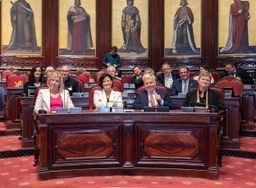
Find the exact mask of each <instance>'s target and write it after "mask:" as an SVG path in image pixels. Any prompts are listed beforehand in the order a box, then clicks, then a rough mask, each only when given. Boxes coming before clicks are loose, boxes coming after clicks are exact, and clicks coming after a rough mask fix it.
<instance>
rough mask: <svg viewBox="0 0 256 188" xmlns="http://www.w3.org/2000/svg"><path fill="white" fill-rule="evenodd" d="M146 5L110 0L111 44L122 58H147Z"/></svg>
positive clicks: (145, 2)
mask: <svg viewBox="0 0 256 188" xmlns="http://www.w3.org/2000/svg"><path fill="white" fill-rule="evenodd" d="M148 3H149V2H148V0H112V44H113V45H115V46H118V53H119V54H120V56H121V57H122V58H138V57H147V56H148V50H147V49H148V8H147V7H148V6H149V5H148ZM120 7H123V8H120ZM120 23H121V24H120Z"/></svg>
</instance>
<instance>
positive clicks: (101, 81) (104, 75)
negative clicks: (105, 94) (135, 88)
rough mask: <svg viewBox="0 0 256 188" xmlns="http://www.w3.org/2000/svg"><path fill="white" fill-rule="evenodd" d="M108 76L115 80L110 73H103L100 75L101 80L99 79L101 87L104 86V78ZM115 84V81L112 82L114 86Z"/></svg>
mask: <svg viewBox="0 0 256 188" xmlns="http://www.w3.org/2000/svg"><path fill="white" fill-rule="evenodd" d="M106 77H109V78H110V80H111V81H112V82H113V77H112V76H111V75H110V74H108V73H103V74H102V75H101V76H100V80H99V86H100V87H101V88H103V80H104V79H105V78H106ZM113 85H114V82H113V83H112V87H113Z"/></svg>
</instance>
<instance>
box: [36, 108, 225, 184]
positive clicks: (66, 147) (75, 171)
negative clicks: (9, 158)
mask: <svg viewBox="0 0 256 188" xmlns="http://www.w3.org/2000/svg"><path fill="white" fill-rule="evenodd" d="M191 115H193V118H188V117H191ZM222 115H223V114H221V113H193V112H191V113H182V112H180V111H170V112H169V113H168V112H167V113H166V112H165V113H161V112H159V113H157V116H158V118H155V117H154V116H152V113H150V112H149V113H146V112H141V111H135V112H132V113H97V112H95V111H84V112H83V113H81V114H46V115H38V116H37V123H38V126H37V129H38V142H37V143H38V145H37V146H38V150H36V152H37V153H38V154H39V158H38V159H39V160H38V177H39V180H47V179H53V178H60V177H62V178H65V177H75V176H84V175H86V176H91V175H169V176H175V175H178V176H191V177H201V178H208V179H218V177H219V170H218V148H219V141H218V136H219V135H218V134H219V130H220V126H221V119H222V118H221V117H222ZM184 119H187V121H186V122H184ZM36 161H37V160H36Z"/></svg>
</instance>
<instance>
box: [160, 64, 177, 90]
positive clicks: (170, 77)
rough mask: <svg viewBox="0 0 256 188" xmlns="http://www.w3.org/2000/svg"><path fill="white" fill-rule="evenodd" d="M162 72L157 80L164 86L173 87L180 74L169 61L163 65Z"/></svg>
mask: <svg viewBox="0 0 256 188" xmlns="http://www.w3.org/2000/svg"><path fill="white" fill-rule="evenodd" d="M162 72H163V73H161V74H159V75H158V76H157V78H156V79H157V81H158V82H159V83H160V84H162V85H163V86H165V87H167V88H169V89H171V86H172V83H173V81H175V80H177V79H178V78H179V77H180V76H179V75H178V74H176V73H175V72H173V71H172V69H171V67H170V65H169V64H168V63H164V64H163V65H162Z"/></svg>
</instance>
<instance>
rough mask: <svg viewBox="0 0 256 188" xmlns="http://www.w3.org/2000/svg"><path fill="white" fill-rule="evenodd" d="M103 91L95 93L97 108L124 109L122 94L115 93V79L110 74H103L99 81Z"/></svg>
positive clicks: (94, 101)
mask: <svg viewBox="0 0 256 188" xmlns="http://www.w3.org/2000/svg"><path fill="white" fill-rule="evenodd" d="M99 86H101V88H102V90H96V91H94V97H93V103H94V106H95V107H96V108H100V107H123V101H122V94H121V92H119V91H114V90H113V89H112V87H113V78H112V76H110V74H108V73H103V74H102V75H101V77H100V80H99Z"/></svg>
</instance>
